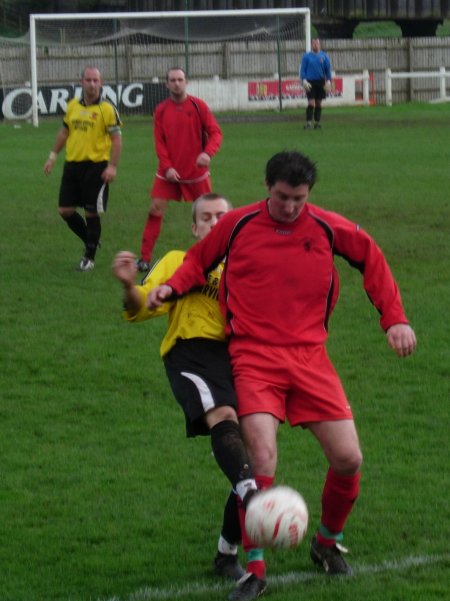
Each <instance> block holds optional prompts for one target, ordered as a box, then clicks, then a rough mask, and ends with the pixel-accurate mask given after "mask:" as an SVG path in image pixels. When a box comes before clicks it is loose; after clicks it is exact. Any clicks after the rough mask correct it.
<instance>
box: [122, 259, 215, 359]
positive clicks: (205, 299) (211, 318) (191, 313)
mask: <svg viewBox="0 0 450 601" xmlns="http://www.w3.org/2000/svg"><path fill="white" fill-rule="evenodd" d="M185 254H186V253H185V252H183V251H179V250H173V251H171V252H169V253H167V255H165V256H164V257H163V258H162V259H161V260H160V261H158V262H157V263H156V264H155V265H154V267H153V268H152V269H151V271H150V272H149V274H148V275H147V277H146V278H145V280H144V282H143V284H142V285H141V286H136V289H137V290H138V292H139V294H140V296H141V309H140V310H139V312H138V313H137V314H136V315H134V316H130V315H129V313H127V311H124V318H125V319H126V320H128V321H132V322H138V321H144V320H146V319H151V318H152V317H158V316H159V315H164V314H168V316H169V323H168V328H167V332H166V334H165V336H164V338H163V340H162V342H161V347H160V353H161V356H162V357H164V356H165V355H166V354H167V353H168V352H169V351H170V349H171V348H172V347H173V346H174V344H175V343H176V342H177V340H180V339H182V340H187V339H191V338H208V339H211V340H220V341H224V340H225V333H224V325H225V321H224V318H223V315H222V313H221V311H220V308H219V301H218V294H219V282H220V277H221V275H222V271H223V264H220V265H219V266H218V267H216V269H214V270H213V271H211V272H210V273H209V274H208V281H207V283H206V284H205V285H204V286H203V288H202V289H201V290H199V291H198V292H191V293H190V294H188V295H186V296H184V297H182V298H179V299H176V300H173V301H169V302H167V303H163V305H162V306H161V307H158V308H157V309H154V310H152V311H149V310H148V309H147V308H146V306H145V302H146V299H147V295H148V293H149V292H150V290H151V289H152V288H154V287H155V286H159V285H160V284H162V283H163V282H165V281H166V280H167V279H168V278H169V277H170V276H171V275H172V274H173V273H174V272H175V271H176V270H177V268H178V267H179V266H180V265H181V263H182V262H183V259H184V256H185Z"/></svg>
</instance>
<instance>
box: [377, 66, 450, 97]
mask: <svg viewBox="0 0 450 601" xmlns="http://www.w3.org/2000/svg"><path fill="white" fill-rule="evenodd" d="M429 77H439V97H438V98H436V99H433V100H431V101H430V102H450V97H449V96H447V86H446V78H448V77H450V72H447V71H446V69H445V67H440V68H439V71H436V72H432V71H412V72H409V73H406V72H404V73H393V72H392V71H391V69H386V104H387V106H392V80H393V79H424V78H429Z"/></svg>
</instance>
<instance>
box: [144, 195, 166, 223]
mask: <svg viewBox="0 0 450 601" xmlns="http://www.w3.org/2000/svg"><path fill="white" fill-rule="evenodd" d="M166 206H167V202H166V201H164V200H159V199H153V200H152V203H151V205H150V211H149V213H148V214H149V216H150V217H161V218H162V217H163V216H164V213H165V211H166Z"/></svg>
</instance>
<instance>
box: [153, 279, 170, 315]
mask: <svg viewBox="0 0 450 601" xmlns="http://www.w3.org/2000/svg"><path fill="white" fill-rule="evenodd" d="M172 294H173V290H172V287H171V286H168V285H167V284H161V285H160V286H156V288H152V289H151V290H150V292H149V293H148V296H147V309H149V310H150V311H151V310H152V309H156V308H157V307H161V305H162V304H163V303H164V302H165V301H166V300H168V299H169V298H170V297H171V296H172Z"/></svg>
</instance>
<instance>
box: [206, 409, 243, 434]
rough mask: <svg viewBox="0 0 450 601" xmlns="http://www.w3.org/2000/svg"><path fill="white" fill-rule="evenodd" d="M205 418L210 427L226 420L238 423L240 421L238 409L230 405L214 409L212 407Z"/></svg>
mask: <svg viewBox="0 0 450 601" xmlns="http://www.w3.org/2000/svg"><path fill="white" fill-rule="evenodd" d="M205 420H206V423H207V424H208V427H209V429H211V428H213V427H214V426H215V425H217V424H219V423H220V422H224V421H231V422H235V423H236V424H237V423H238V418H237V415H236V411H235V410H234V409H233V407H230V406H228V405H226V406H225V405H224V406H222V407H215V408H214V409H211V410H210V411H208V413H207V414H206V415H205Z"/></svg>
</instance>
